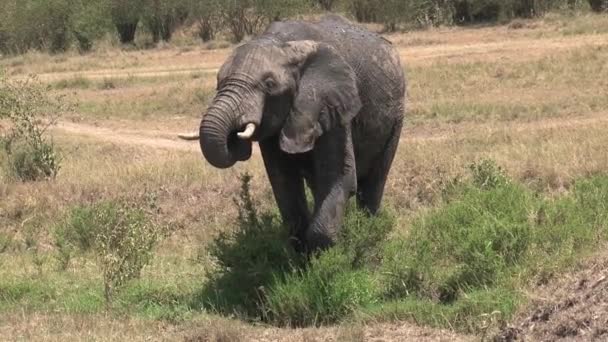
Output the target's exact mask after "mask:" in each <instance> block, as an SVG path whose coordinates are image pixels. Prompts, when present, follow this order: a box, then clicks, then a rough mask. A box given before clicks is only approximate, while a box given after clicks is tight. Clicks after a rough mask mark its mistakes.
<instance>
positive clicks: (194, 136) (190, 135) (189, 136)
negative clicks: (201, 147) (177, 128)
mask: <svg viewBox="0 0 608 342" xmlns="http://www.w3.org/2000/svg"><path fill="white" fill-rule="evenodd" d="M177 137H178V138H180V139H183V140H198V139H199V138H200V134H199V133H198V132H193V133H180V134H178V135H177Z"/></svg>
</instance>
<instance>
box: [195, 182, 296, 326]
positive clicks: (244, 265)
mask: <svg viewBox="0 0 608 342" xmlns="http://www.w3.org/2000/svg"><path fill="white" fill-rule="evenodd" d="M250 180H251V177H250V176H248V175H244V176H243V177H242V178H241V182H242V186H241V192H240V195H239V198H238V199H236V200H235V203H236V205H237V208H238V209H239V216H238V220H237V224H236V227H235V229H234V230H233V231H228V232H222V233H221V234H220V235H219V236H218V237H217V238H216V239H215V240H214V242H213V244H212V245H211V246H210V254H211V256H212V257H213V258H214V259H215V261H216V264H217V266H216V268H215V269H213V270H211V271H210V273H209V274H208V278H209V281H208V282H207V283H206V284H205V288H204V290H203V292H202V294H201V298H200V300H199V302H202V305H204V306H206V307H209V308H210V309H212V310H215V311H218V312H222V313H225V314H233V313H237V314H239V315H242V316H244V317H250V318H257V319H261V318H263V316H264V314H263V312H261V311H260V310H261V308H262V307H263V301H264V291H265V289H267V288H269V287H271V286H272V283H273V282H274V281H275V278H276V277H277V274H285V273H287V272H289V271H290V270H292V269H294V268H296V267H297V266H298V265H299V264H300V263H301V260H300V257H299V256H298V255H297V254H296V253H295V252H294V251H293V250H292V249H291V248H290V247H289V234H288V230H287V229H286V228H285V227H283V225H282V224H281V222H280V219H279V217H278V214H277V213H272V212H269V213H263V214H259V213H258V212H257V209H256V206H255V204H254V201H253V198H252V197H251V193H250Z"/></svg>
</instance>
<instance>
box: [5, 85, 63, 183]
mask: <svg viewBox="0 0 608 342" xmlns="http://www.w3.org/2000/svg"><path fill="white" fill-rule="evenodd" d="M64 110H67V108H66V107H65V106H63V105H62V103H61V99H60V98H51V97H49V96H48V95H47V90H46V88H44V87H43V86H42V85H41V84H39V83H38V82H37V81H36V80H35V79H27V80H25V81H14V80H9V79H7V78H6V77H4V76H3V75H2V74H0V118H6V119H8V121H9V122H10V124H11V129H10V131H9V132H8V133H6V134H5V135H3V136H0V148H1V151H0V154H2V155H3V156H2V158H0V161H2V165H0V166H2V168H3V169H4V171H5V174H6V175H7V176H8V178H16V179H18V180H20V181H24V182H25V181H36V180H43V179H52V178H54V177H55V176H56V175H57V172H58V171H59V168H60V159H59V155H58V153H57V151H56V150H55V147H54V145H53V144H52V142H51V141H49V140H48V138H47V137H46V129H47V128H48V126H49V125H51V124H53V123H54V121H55V119H56V115H57V112H60V111H64Z"/></svg>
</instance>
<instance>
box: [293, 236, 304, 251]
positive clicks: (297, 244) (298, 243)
mask: <svg viewBox="0 0 608 342" xmlns="http://www.w3.org/2000/svg"><path fill="white" fill-rule="evenodd" d="M289 243H290V244H291V247H292V248H293V249H294V251H296V253H299V254H305V253H306V250H307V248H306V242H305V241H304V240H303V239H301V238H299V237H297V236H292V237H290V238H289Z"/></svg>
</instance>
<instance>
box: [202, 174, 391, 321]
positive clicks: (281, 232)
mask: <svg viewBox="0 0 608 342" xmlns="http://www.w3.org/2000/svg"><path fill="white" fill-rule="evenodd" d="M241 182H242V187H241V193H240V195H239V198H238V200H237V201H236V204H237V207H238V209H239V216H238V220H237V224H236V227H235V229H234V230H232V231H229V232H223V233H221V234H220V235H219V236H218V238H217V239H216V240H215V241H214V243H213V244H212V245H211V247H210V253H211V255H212V256H213V257H214V259H215V260H216V267H215V268H214V269H213V270H212V271H211V272H210V273H209V275H208V278H209V280H208V282H207V283H206V285H205V289H204V291H203V293H202V294H201V295H202V297H200V298H198V300H199V301H201V302H202V305H203V306H205V307H208V308H210V309H212V310H215V311H217V312H221V313H224V314H237V315H238V316H240V317H243V318H245V319H249V320H264V321H267V322H272V323H275V324H279V325H298V326H301V325H313V324H325V323H333V322H337V321H339V320H341V319H342V318H344V317H345V316H347V315H348V314H350V313H352V312H353V311H354V310H355V309H356V308H357V307H359V306H361V305H366V304H371V303H373V302H374V301H375V300H376V299H377V298H378V289H379V287H378V283H377V282H376V279H375V277H374V275H373V274H372V273H370V272H369V269H371V268H372V267H371V266H370V265H374V264H377V263H379V262H380V255H379V253H378V252H379V251H380V249H379V248H378V246H379V245H380V244H381V243H382V242H383V241H384V240H385V239H386V236H387V235H388V233H389V232H390V230H391V229H392V224H393V221H392V217H391V216H389V215H387V214H383V215H381V216H380V217H379V218H371V217H370V216H369V215H367V214H366V213H363V212H360V211H358V210H356V209H353V208H351V209H350V210H348V213H347V216H346V218H345V223H344V229H343V230H342V232H341V237H340V243H339V244H338V245H337V246H335V247H334V248H332V249H330V250H328V251H326V252H323V253H320V254H318V255H315V256H312V257H311V258H310V260H308V261H306V257H304V256H302V255H299V254H298V253H296V252H295V251H294V250H293V249H292V247H291V246H290V243H289V231H288V229H287V228H286V227H284V226H283V224H282V223H281V220H280V218H279V216H278V214H277V213H276V212H265V213H261V214H260V213H258V210H257V208H256V205H255V204H254V201H253V199H252V196H251V193H250V185H249V184H250V177H249V176H247V175H246V176H244V177H243V178H242V179H241Z"/></svg>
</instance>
